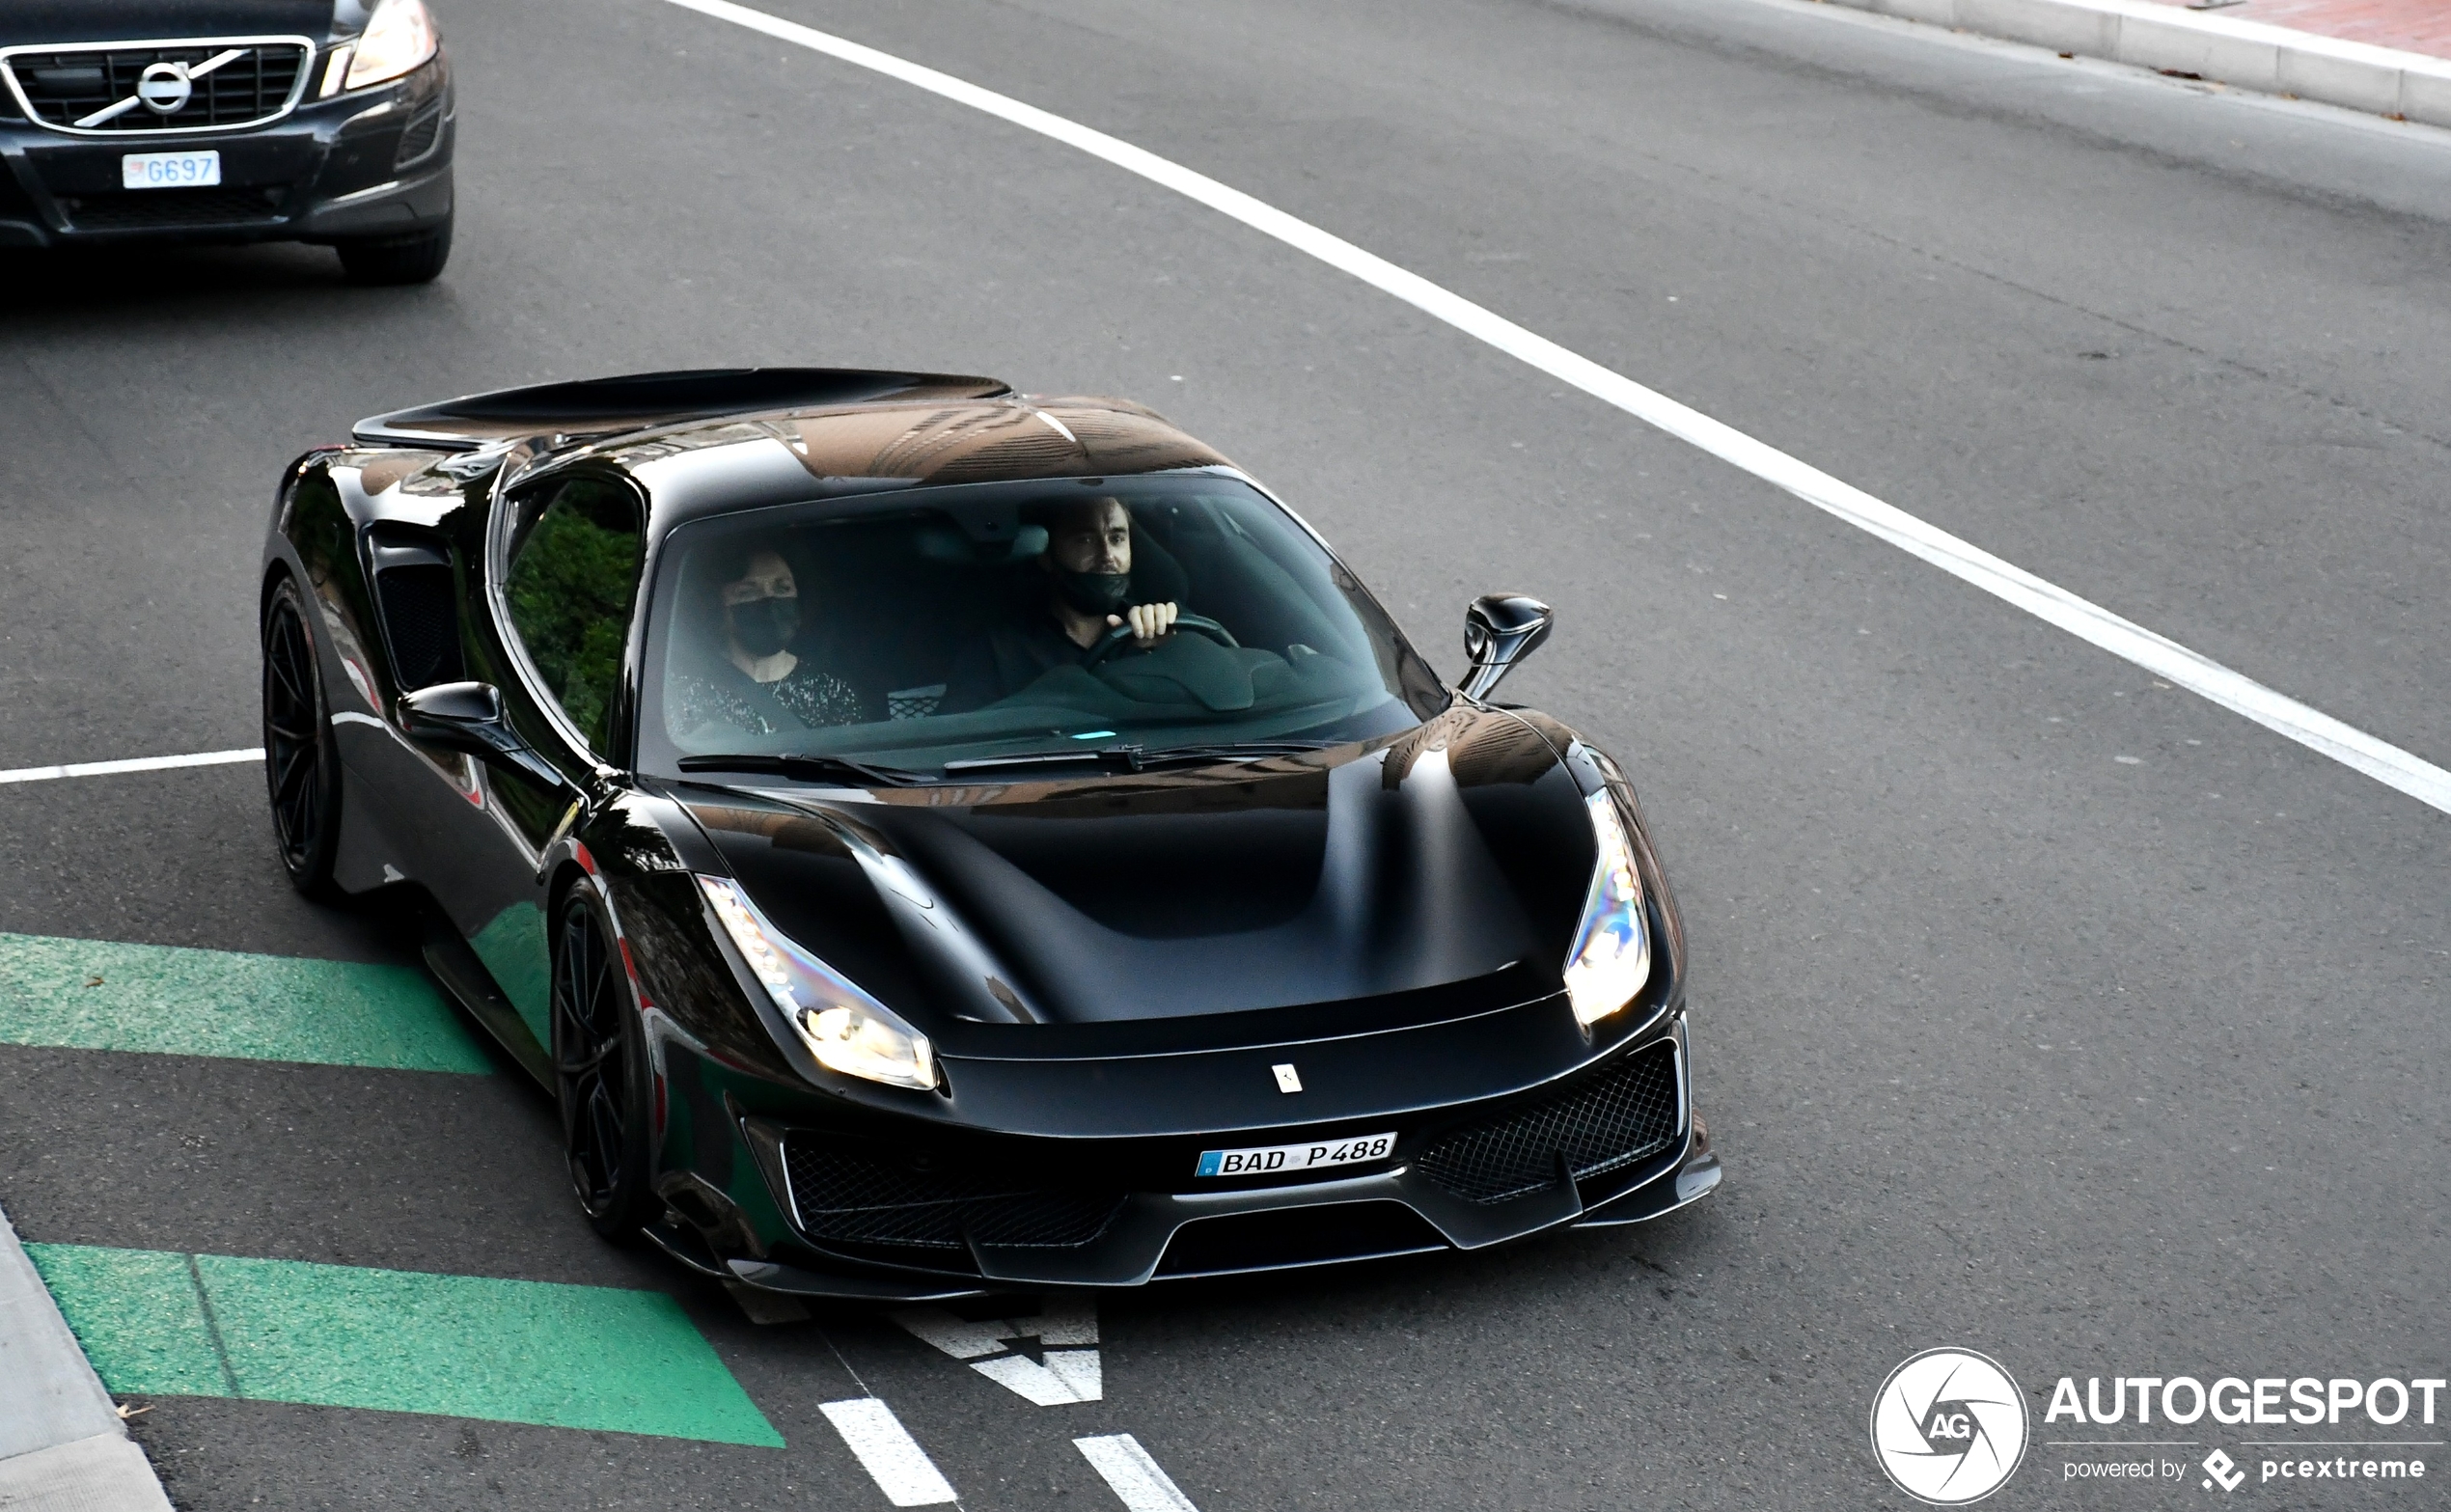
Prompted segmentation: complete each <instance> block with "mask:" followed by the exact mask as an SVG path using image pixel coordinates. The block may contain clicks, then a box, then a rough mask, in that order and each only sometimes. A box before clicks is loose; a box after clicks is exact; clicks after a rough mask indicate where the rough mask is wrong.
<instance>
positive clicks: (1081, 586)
mask: <svg viewBox="0 0 2451 1512" xmlns="http://www.w3.org/2000/svg"><path fill="white" fill-rule="evenodd" d="M1056 591H1057V592H1058V593H1060V594H1061V595H1062V597H1063V601H1064V602H1065V603H1067V604H1070V605H1071V606H1072V607H1073V608H1075V609H1077V610H1079V611H1080V612H1081V613H1083V614H1085V615H1111V614H1114V613H1115V611H1116V610H1118V609H1121V608H1122V607H1123V600H1124V599H1125V597H1126V596H1128V595H1129V594H1130V593H1131V591H1132V574H1131V573H1129V572H1072V571H1067V570H1066V569H1064V568H1062V567H1058V568H1056Z"/></svg>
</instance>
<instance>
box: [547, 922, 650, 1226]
mask: <svg viewBox="0 0 2451 1512" xmlns="http://www.w3.org/2000/svg"><path fill="white" fill-rule="evenodd" d="M552 1048H553V1070H554V1100H555V1101H556V1102H557V1103H559V1104H560V1105H561V1109H562V1144H563V1150H564V1153H565V1156H566V1157H567V1159H568V1163H569V1169H570V1190H571V1191H572V1192H573V1193H574V1194H576V1195H577V1196H578V1199H579V1207H580V1210H581V1211H583V1212H585V1213H586V1214H587V1216H588V1222H589V1223H592V1224H593V1225H594V1227H595V1231H596V1232H597V1233H599V1234H602V1235H603V1236H604V1237H605V1238H607V1239H619V1238H622V1237H624V1236H625V1235H627V1234H629V1233H631V1232H633V1231H634V1230H636V1229H637V1228H638V1226H639V1225H640V1224H641V1223H645V1222H646V1221H647V1219H648V1218H649V1217H650V1216H652V1214H651V1210H650V1202H649V1193H648V1191H647V1153H648V1146H647V1036H646V1034H645V1032H644V1031H642V1030H641V1028H640V1026H639V1015H638V1007H637V1005H636V1004H635V1003H633V1001H632V999H631V996H630V984H629V974H628V973H627V972H626V971H625V970H624V969H623V967H622V965H621V959H620V954H619V951H618V949H617V948H616V946H615V945H614V941H613V929H612V921H611V919H610V917H609V915H608V914H607V912H606V910H605V907H604V899H603V896H602V894H600V893H598V892H597V891H596V889H595V885H594V884H593V883H592V882H588V881H582V882H580V883H579V884H578V885H577V886H576V887H574V888H572V889H571V890H570V895H569V896H568V897H566V898H565V899H564V900H563V903H562V907H561V910H560V912H559V914H558V915H557V919H556V923H555V926H554V931H553V1047H552Z"/></svg>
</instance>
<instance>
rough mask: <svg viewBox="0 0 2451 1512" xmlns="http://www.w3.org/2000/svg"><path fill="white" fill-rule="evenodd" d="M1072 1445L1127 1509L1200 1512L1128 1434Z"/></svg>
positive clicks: (1135, 1510) (1087, 1440) (1132, 1511)
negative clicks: (1111, 1488) (1102, 1477)
mask: <svg viewBox="0 0 2451 1512" xmlns="http://www.w3.org/2000/svg"><path fill="white" fill-rule="evenodd" d="M1072 1446H1073V1447H1074V1448H1076V1449H1079V1450H1080V1451H1081V1457H1082V1458H1083V1459H1086V1460H1088V1462H1089V1464H1090V1466H1091V1467H1092V1468H1093V1469H1095V1470H1096V1471H1097V1472H1098V1473H1099V1474H1101V1475H1103V1476H1105V1477H1106V1483H1107V1484H1108V1485H1109V1486H1111V1487H1113V1488H1114V1490H1115V1497H1116V1498H1118V1499H1119V1500H1121V1501H1122V1503H1123V1504H1124V1506H1125V1507H1127V1508H1129V1509H1130V1512H1199V1508H1198V1507H1196V1506H1194V1505H1192V1498H1189V1497H1187V1496H1185V1495H1183V1489H1182V1488H1181V1487H1180V1486H1177V1485H1175V1484H1174V1481H1173V1479H1172V1478H1171V1477H1170V1476H1169V1475H1168V1474H1167V1473H1166V1471H1164V1470H1162V1469H1160V1468H1159V1466H1158V1463H1157V1461H1155V1460H1153V1459H1151V1458H1149V1451H1148V1450H1146V1449H1144V1448H1143V1447H1141V1441H1140V1440H1138V1439H1135V1438H1133V1437H1132V1436H1131V1435H1130V1434H1128V1433H1111V1434H1107V1435H1104V1436H1103V1437H1100V1438H1095V1439H1075V1440H1073V1441H1072Z"/></svg>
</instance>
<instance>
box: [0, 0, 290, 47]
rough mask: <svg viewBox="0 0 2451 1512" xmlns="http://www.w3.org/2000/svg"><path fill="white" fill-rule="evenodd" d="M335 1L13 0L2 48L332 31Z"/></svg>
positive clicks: (3, 12)
mask: <svg viewBox="0 0 2451 1512" xmlns="http://www.w3.org/2000/svg"><path fill="white" fill-rule="evenodd" d="M332 6H333V0H146V3H145V4H143V5H130V4H128V3H127V0H9V3H8V4H6V5H0V47H15V46H23V45H26V44H29V43H48V44H68V43H73V42H118V41H154V40H172V39H179V38H188V37H207V38H208V37H309V38H313V39H315V40H316V41H322V40H323V39H325V38H327V37H329V36H331V35H332Z"/></svg>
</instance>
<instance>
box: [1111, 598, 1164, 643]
mask: <svg viewBox="0 0 2451 1512" xmlns="http://www.w3.org/2000/svg"><path fill="white" fill-rule="evenodd" d="M1181 612H1182V611H1180V610H1178V609H1176V608H1175V607H1174V606H1173V605H1172V604H1134V605H1133V606H1132V607H1131V608H1129V609H1127V610H1125V611H1124V612H1123V613H1122V614H1120V615H1109V616H1107V625H1108V627H1109V628H1118V627H1120V626H1122V625H1124V624H1126V623H1129V624H1130V625H1131V626H1132V639H1133V640H1135V641H1137V642H1139V643H1140V644H1141V645H1143V646H1152V645H1155V644H1156V642H1157V639H1158V637H1160V636H1162V635H1164V634H1166V633H1167V632H1168V631H1170V630H1171V629H1173V628H1174V617H1175V616H1176V615H1178V614H1180V613H1181Z"/></svg>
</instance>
